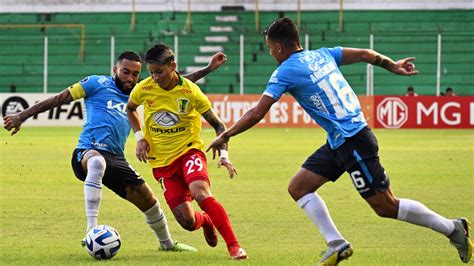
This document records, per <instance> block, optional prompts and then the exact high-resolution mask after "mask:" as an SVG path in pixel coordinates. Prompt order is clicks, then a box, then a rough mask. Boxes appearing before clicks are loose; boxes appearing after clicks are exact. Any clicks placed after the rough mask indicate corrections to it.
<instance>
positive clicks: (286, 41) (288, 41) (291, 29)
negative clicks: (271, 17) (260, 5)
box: [263, 17, 300, 47]
mask: <svg viewBox="0 0 474 266" xmlns="http://www.w3.org/2000/svg"><path fill="white" fill-rule="evenodd" d="M263 34H264V35H266V36H267V38H269V39H270V40H272V41H276V42H280V43H282V44H283V45H284V46H285V47H293V46H296V45H299V44H300V35H299V33H298V28H297V27H296V25H295V23H294V22H293V20H291V18H289V17H282V18H279V19H277V20H275V21H273V22H272V23H271V24H270V25H269V26H268V27H267V28H266V29H265V30H264V31H263Z"/></svg>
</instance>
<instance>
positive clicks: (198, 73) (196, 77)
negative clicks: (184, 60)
mask: <svg viewBox="0 0 474 266" xmlns="http://www.w3.org/2000/svg"><path fill="white" fill-rule="evenodd" d="M211 72H212V70H211V68H210V67H205V68H203V69H200V70H198V71H196V72H193V73H190V74H187V75H184V77H185V78H187V79H189V80H191V81H192V82H196V81H198V80H200V79H202V78H203V77H204V76H206V75H207V74H209V73H211Z"/></svg>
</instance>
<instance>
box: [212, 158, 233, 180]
mask: <svg viewBox="0 0 474 266" xmlns="http://www.w3.org/2000/svg"><path fill="white" fill-rule="evenodd" d="M221 166H225V168H227V171H228V172H229V177H230V178H234V176H235V175H237V174H238V173H237V169H235V167H234V166H233V165H232V163H231V162H230V160H229V159H227V158H220V159H219V162H217V167H218V168H220V167H221Z"/></svg>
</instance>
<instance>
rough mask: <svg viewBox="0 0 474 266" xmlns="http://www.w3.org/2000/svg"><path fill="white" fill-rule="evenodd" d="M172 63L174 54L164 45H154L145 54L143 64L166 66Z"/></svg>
mask: <svg viewBox="0 0 474 266" xmlns="http://www.w3.org/2000/svg"><path fill="white" fill-rule="evenodd" d="M172 61H174V52H173V50H171V48H170V47H169V46H168V45H166V44H162V43H160V44H155V45H153V47H151V48H150V49H148V51H146V54H145V62H146V63H148V64H158V65H166V64H168V63H170V62H172Z"/></svg>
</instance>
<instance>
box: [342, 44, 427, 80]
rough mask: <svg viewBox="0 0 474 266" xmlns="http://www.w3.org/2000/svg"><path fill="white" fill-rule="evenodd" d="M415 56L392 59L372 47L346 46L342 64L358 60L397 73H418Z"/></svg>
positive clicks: (406, 74)
mask: <svg viewBox="0 0 474 266" xmlns="http://www.w3.org/2000/svg"><path fill="white" fill-rule="evenodd" d="M414 60H415V58H414V57H407V58H404V59H401V60H398V61H394V60H392V59H391V58H390V57H388V56H386V55H383V54H380V53H378V52H376V51H374V50H370V49H358V48H346V47H344V48H343V50H342V64H343V65H348V64H352V63H358V62H366V63H369V64H372V65H374V66H380V67H382V68H385V69H386V70H388V71H390V72H392V73H395V74H397V75H405V76H409V75H416V74H418V71H417V70H416V69H415V64H413V61H414Z"/></svg>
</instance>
